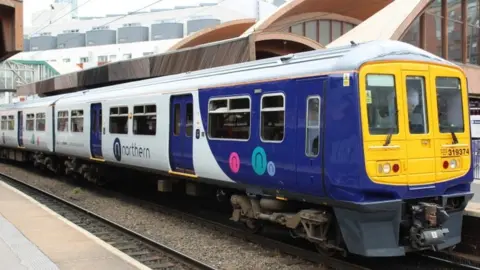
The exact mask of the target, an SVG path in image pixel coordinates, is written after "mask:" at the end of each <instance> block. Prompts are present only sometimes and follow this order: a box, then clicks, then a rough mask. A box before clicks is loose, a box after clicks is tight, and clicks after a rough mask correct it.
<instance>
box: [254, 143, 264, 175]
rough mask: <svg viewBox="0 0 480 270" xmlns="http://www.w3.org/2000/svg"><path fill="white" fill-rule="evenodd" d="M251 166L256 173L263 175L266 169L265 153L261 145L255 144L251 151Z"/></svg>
mask: <svg viewBox="0 0 480 270" xmlns="http://www.w3.org/2000/svg"><path fill="white" fill-rule="evenodd" d="M252 167H253V170H254V171H255V173H256V174H258V175H263V174H264V173H265V171H266V170H267V154H266V153H265V150H263V148H262V147H260V146H257V147H256V148H255V149H254V150H253V153H252Z"/></svg>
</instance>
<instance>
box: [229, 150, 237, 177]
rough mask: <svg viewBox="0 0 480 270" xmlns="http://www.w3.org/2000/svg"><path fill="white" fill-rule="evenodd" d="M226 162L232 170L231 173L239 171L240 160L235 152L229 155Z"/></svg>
mask: <svg viewBox="0 0 480 270" xmlns="http://www.w3.org/2000/svg"><path fill="white" fill-rule="evenodd" d="M228 162H229V163H230V170H232V172H233V173H238V171H239V170H240V158H239V157H238V154H237V152H232V153H231V154H230V158H229V159H228Z"/></svg>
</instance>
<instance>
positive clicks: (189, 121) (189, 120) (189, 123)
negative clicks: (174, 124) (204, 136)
mask: <svg viewBox="0 0 480 270" xmlns="http://www.w3.org/2000/svg"><path fill="white" fill-rule="evenodd" d="M192 133H193V104H192V103H187V114H186V115H185V135H186V136H187V137H192Z"/></svg>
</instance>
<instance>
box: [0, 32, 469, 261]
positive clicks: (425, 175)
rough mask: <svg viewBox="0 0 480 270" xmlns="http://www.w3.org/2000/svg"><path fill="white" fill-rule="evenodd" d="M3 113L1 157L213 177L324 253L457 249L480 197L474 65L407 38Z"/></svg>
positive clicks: (181, 178)
mask: <svg viewBox="0 0 480 270" xmlns="http://www.w3.org/2000/svg"><path fill="white" fill-rule="evenodd" d="M0 118H1V132H2V139H1V143H0V157H1V158H2V159H11V160H17V161H24V162H33V164H34V165H36V166H40V167H43V168H46V169H48V170H51V171H53V172H56V173H59V174H67V175H71V174H74V175H76V176H79V177H83V178H85V179H86V180H88V181H93V182H99V183H100V182H101V180H102V178H103V177H104V176H105V175H108V174H109V173H112V172H113V171H115V170H112V168H128V170H136V171H148V172H150V173H152V174H154V175H155V176H156V177H158V178H157V179H158V180H157V181H158V182H157V188H158V191H160V192H170V191H171V190H172V186H173V185H176V184H178V183H183V184H184V186H185V192H186V193H187V194H191V195H199V194H201V193H202V192H201V190H202V188H205V187H207V188H209V189H211V190H214V193H215V194H216V196H220V195H221V196H224V197H225V196H226V198H227V199H228V202H229V203H230V204H231V207H232V216H231V220H233V221H235V222H240V223H243V224H245V226H247V227H248V228H250V229H252V230H257V229H258V228H261V226H264V225H265V224H272V225H275V226H280V227H282V228H283V229H285V230H286V231H287V232H289V233H291V234H292V236H293V237H297V238H298V237H299V238H302V239H306V240H308V241H310V242H312V243H313V244H314V245H315V246H316V247H317V249H318V251H319V252H321V253H322V254H327V255H334V254H338V253H341V254H343V255H346V254H354V255H360V256H364V257H394V256H405V255H406V254H407V253H409V252H420V251H424V250H434V251H438V250H450V249H452V248H454V247H455V245H456V244H458V243H459V242H460V241H461V231H462V217H463V215H462V213H463V210H464V208H465V207H466V205H467V203H468V202H469V200H470V199H471V198H472V197H473V193H472V192H471V190H470V185H471V183H472V181H473V171H472V156H471V154H470V151H471V134H470V122H469V107H468V91H467V80H466V75H465V73H464V72H463V71H462V69H461V68H459V67H458V66H457V65H455V64H454V63H452V62H449V61H447V60H445V59H442V58H440V57H437V56H435V55H433V54H431V53H429V52H426V51H424V50H422V49H420V48H417V47H415V46H412V45H410V44H407V43H403V42H400V41H392V40H381V41H380V40H379V41H370V42H365V43H360V44H357V43H355V42H351V44H349V45H348V46H342V47H338V48H330V49H324V50H316V51H310V52H302V53H296V54H289V55H284V56H278V57H273V58H268V59H263V60H257V61H251V62H247V63H241V64H234V65H228V66H222V67H214V68H209V69H204V70H199V71H193V72H186V73H182V74H176V75H170V76H164V77H157V78H151V79H146V80H141V81H135V82H128V83H122V84H117V85H111V86H103V87H99V88H96V89H89V90H83V91H78V92H74V93H66V94H60V95H55V96H49V97H44V98H37V99H33V100H29V101H25V102H18V103H14V104H10V105H5V106H2V107H1V108H0ZM135 181H141V180H139V179H136V180H135Z"/></svg>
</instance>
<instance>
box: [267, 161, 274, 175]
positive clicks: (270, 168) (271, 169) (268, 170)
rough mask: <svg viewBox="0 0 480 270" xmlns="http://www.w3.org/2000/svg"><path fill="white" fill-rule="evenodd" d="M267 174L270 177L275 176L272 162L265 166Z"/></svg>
mask: <svg viewBox="0 0 480 270" xmlns="http://www.w3.org/2000/svg"><path fill="white" fill-rule="evenodd" d="M267 172H268V175H270V176H274V175H275V163H273V162H272V161H269V162H268V164H267Z"/></svg>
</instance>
